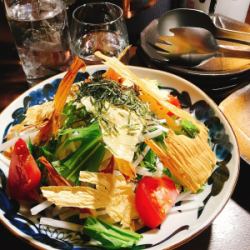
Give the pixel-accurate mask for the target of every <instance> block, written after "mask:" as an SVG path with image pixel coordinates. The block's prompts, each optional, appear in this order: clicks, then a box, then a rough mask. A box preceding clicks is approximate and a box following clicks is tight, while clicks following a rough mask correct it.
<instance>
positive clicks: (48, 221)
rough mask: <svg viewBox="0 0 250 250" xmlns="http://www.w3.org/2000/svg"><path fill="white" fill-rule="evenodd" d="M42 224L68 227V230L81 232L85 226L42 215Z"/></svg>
mask: <svg viewBox="0 0 250 250" xmlns="http://www.w3.org/2000/svg"><path fill="white" fill-rule="evenodd" d="M40 224H42V225H47V226H51V227H57V228H63V229H67V230H70V231H74V232H80V231H81V230H82V228H83V226H82V225H79V224H75V223H71V222H67V221H61V220H54V219H51V218H47V217H41V219H40Z"/></svg>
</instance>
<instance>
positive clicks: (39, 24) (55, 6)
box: [4, 0, 71, 85]
mask: <svg viewBox="0 0 250 250" xmlns="http://www.w3.org/2000/svg"><path fill="white" fill-rule="evenodd" d="M4 3H5V9H6V16H7V19H8V22H9V25H10V29H11V31H12V34H13V36H14V40H15V43H16V47H17V50H18V54H19V57H20V60H21V64H22V67H23V70H24V72H25V74H26V78H27V81H28V82H29V83H30V84H31V85H33V84H35V83H38V82H40V81H41V80H43V79H45V78H47V77H49V76H51V75H54V74H57V73H59V72H61V71H64V70H66V68H67V66H68V65H69V63H70V61H71V52H70V35H69V28H68V21H67V15H66V10H65V6H64V3H63V2H62V1H61V0H4Z"/></svg>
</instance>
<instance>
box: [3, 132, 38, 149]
mask: <svg viewBox="0 0 250 250" xmlns="http://www.w3.org/2000/svg"><path fill="white" fill-rule="evenodd" d="M37 133H38V130H35V131H34V130H33V129H32V131H25V133H20V135H19V136H17V137H14V138H12V139H10V140H8V141H6V142H4V143H2V144H0V152H2V151H5V150H6V149H8V148H10V147H12V146H14V144H15V143H16V141H17V140H18V139H19V138H22V139H23V140H24V141H27V140H28V139H31V140H33V139H34V137H35V136H36V135H37Z"/></svg>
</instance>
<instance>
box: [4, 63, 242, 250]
mask: <svg viewBox="0 0 250 250" xmlns="http://www.w3.org/2000/svg"><path fill="white" fill-rule="evenodd" d="M104 69H105V66H103V65H97V66H90V67H88V68H87V72H88V73H79V74H78V76H77V79H76V81H79V80H82V79H83V78H84V77H86V75H87V74H93V73H98V71H100V70H104ZM131 70H133V71H134V72H135V73H136V74H137V75H138V76H140V77H143V78H149V79H156V80H157V81H158V82H160V83H161V85H162V86H163V87H164V88H165V89H166V90H167V91H170V92H171V93H172V94H173V95H177V96H178V97H179V99H180V100H181V104H182V107H183V108H185V109H187V110H189V111H190V112H192V113H193V115H195V116H196V118H197V119H198V120H200V121H202V122H203V123H204V124H205V125H206V126H207V127H208V129H209V135H210V139H211V147H212V149H213V151H214V152H215V154H216V156H217V164H216V168H215V170H214V172H213V174H212V176H211V177H210V178H209V180H208V183H207V185H206V186H205V188H204V191H203V192H201V193H199V194H197V200H198V201H201V202H204V204H205V206H204V207H203V208H200V209H198V208H197V209H194V210H190V211H177V212H176V213H172V214H170V215H169V216H168V218H167V219H166V220H165V221H164V223H163V224H162V225H161V227H160V228H159V229H155V230H151V231H150V230H148V229H147V228H143V230H142V231H143V236H144V237H143V239H142V240H141V241H140V242H139V243H138V245H139V247H138V248H137V247H136V248H134V249H165V248H173V247H177V246H179V245H181V244H184V243H185V242H187V241H188V240H190V239H191V238H193V237H195V236H196V235H197V234H198V233H199V232H201V231H202V230H204V229H205V228H206V227H207V226H208V225H209V224H211V223H212V221H213V220H214V219H215V217H216V216H217V215H218V214H219V213H220V211H221V210H222V209H223V207H224V206H225V204H226V203H227V201H228V199H229V197H230V196H231V194H232V192H233V189H234V186H235V184H236V180H237V176H238V172H239V152H238V146H237V142H236V139H235V136H234V134H233V132H232V129H231V127H230V126H229V123H228V122H227V120H226V119H225V117H224V116H223V114H222V113H221V112H220V110H219V109H218V107H217V106H216V104H215V103H214V102H213V101H212V100H211V99H210V98H209V97H208V96H207V95H206V94H204V93H203V92H202V91H201V90H200V89H198V88H197V87H196V86H194V85H192V84H191V83H190V82H188V81H186V80H184V79H182V78H180V77H177V76H175V75H172V74H168V73H166V72H162V71H158V70H152V69H147V68H140V67H131ZM63 75H64V74H63V73H62V74H59V75H56V76H54V77H52V78H49V79H48V80H45V81H43V82H42V83H40V84H39V85H37V86H35V87H33V88H32V89H30V90H28V91H27V92H25V93H24V94H23V95H21V96H20V97H19V98H17V99H16V100H15V101H14V102H13V103H12V104H10V105H9V106H8V107H7V108H6V109H5V110H4V111H3V112H2V114H1V115H0V121H1V128H2V130H1V132H0V140H1V141H3V140H4V136H5V135H6V133H7V132H8V130H9V128H10V127H11V126H12V125H14V124H16V123H19V122H20V121H22V119H23V118H24V114H25V112H26V110H27V108H28V107H30V106H33V105H36V104H41V103H43V102H46V101H48V100H52V99H53V95H54V93H55V91H56V89H57V87H58V84H59V82H60V80H61V78H62V77H63ZM0 159H1V161H0V220H1V222H2V223H3V224H4V225H5V226H6V227H7V228H9V229H10V231H11V232H13V233H14V234H15V235H17V236H18V237H20V238H23V239H26V241H28V242H29V243H30V244H32V245H33V246H35V247H37V248H41V249H67V250H68V249H72V250H78V249H79V250H80V249H97V248H96V247H89V246H86V245H85V244H86V243H85V241H84V238H83V237H81V235H80V233H76V232H70V231H67V230H62V229H57V228H52V227H49V226H44V225H39V223H38V221H39V216H38V218H34V217H31V216H29V215H27V213H26V214H24V213H22V212H21V210H20V207H19V204H18V203H17V202H14V201H13V200H10V199H9V198H8V196H7V194H6V178H7V173H8V165H7V164H6V162H7V161H6V159H4V158H3V157H1V158H0ZM98 249H99V248H98Z"/></svg>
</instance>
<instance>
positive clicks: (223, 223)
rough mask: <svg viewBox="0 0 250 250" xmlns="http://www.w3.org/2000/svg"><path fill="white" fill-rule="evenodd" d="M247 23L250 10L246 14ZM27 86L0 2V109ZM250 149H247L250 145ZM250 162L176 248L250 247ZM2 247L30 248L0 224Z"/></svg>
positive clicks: (242, 249)
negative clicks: (198, 229) (211, 213)
mask: <svg viewBox="0 0 250 250" xmlns="http://www.w3.org/2000/svg"><path fill="white" fill-rule="evenodd" d="M247 20H248V22H249V23H250V11H249V15H248V18H247ZM26 89H28V85H27V82H26V80H25V76H24V73H23V71H22V69H21V66H20V64H19V60H18V57H17V55H16V49H15V45H14V44H13V41H12V38H11V34H10V32H9V29H8V27H7V26H6V20H5V18H4V15H3V9H2V5H1V6H0V110H2V109H3V108H5V107H6V106H7V105H8V104H9V103H10V102H11V101H12V100H14V99H15V98H16V97H17V96H18V95H20V94H21V93H23V92H24V91H25V90H26ZM249 150H250V149H249ZM249 180H250V166H249V165H247V164H246V163H244V162H243V161H241V167H240V174H239V179H238V183H237V185H236V188H235V191H234V193H233V195H232V198H231V199H230V200H229V202H228V203H227V205H226V206H225V208H224V209H223V211H222V212H221V213H220V214H219V215H218V217H217V218H216V219H215V220H214V222H213V223H212V225H210V226H209V227H208V228H207V229H205V230H204V231H203V232H202V233H201V234H200V235H198V236H197V237H196V238H194V239H193V240H191V241H190V242H189V243H187V244H185V245H183V246H181V247H179V248H178V249H179V250H207V249H209V250H223V249H227V250H236V249H240V250H249V249H250V216H249V212H250V202H249V201H250V198H249V197H250V195H249V183H250V182H249ZM0 246H2V247H1V249H3V248H8V249H18V250H23V249H26V250H29V249H33V248H32V247H30V246H28V245H27V244H26V243H24V242H23V241H22V240H20V239H18V238H16V237H15V236H13V235H12V234H11V233H10V232H9V231H8V230H7V229H5V228H4V227H3V226H2V225H1V224H0Z"/></svg>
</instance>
